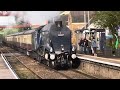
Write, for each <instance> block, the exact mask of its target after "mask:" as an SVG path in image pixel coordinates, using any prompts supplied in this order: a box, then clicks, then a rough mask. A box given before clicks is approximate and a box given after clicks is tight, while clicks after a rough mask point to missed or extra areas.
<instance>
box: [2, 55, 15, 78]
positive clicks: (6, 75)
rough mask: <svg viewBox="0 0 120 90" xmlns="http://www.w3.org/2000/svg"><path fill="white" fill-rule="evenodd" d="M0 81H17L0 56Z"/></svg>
mask: <svg viewBox="0 0 120 90" xmlns="http://www.w3.org/2000/svg"><path fill="white" fill-rule="evenodd" d="M0 79H17V77H16V75H15V74H14V73H13V72H12V70H11V69H10V67H9V66H8V65H7V63H6V62H5V60H4V59H3V58H2V56H1V55H0Z"/></svg>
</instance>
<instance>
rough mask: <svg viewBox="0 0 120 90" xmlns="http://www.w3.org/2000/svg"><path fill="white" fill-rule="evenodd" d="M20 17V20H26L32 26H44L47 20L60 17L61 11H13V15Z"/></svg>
mask: <svg viewBox="0 0 120 90" xmlns="http://www.w3.org/2000/svg"><path fill="white" fill-rule="evenodd" d="M15 14H18V15H19V19H21V18H22V16H24V19H25V20H27V21H29V22H30V23H31V24H44V23H46V21H47V20H49V19H51V18H53V17H55V16H57V15H59V11H12V13H11V15H15Z"/></svg>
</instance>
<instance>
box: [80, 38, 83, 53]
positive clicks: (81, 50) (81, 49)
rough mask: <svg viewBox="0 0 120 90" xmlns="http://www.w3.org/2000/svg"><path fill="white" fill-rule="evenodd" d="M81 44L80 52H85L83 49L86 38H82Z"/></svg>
mask: <svg viewBox="0 0 120 90" xmlns="http://www.w3.org/2000/svg"><path fill="white" fill-rule="evenodd" d="M79 46H80V53H83V51H84V40H83V38H81V40H80V42H79Z"/></svg>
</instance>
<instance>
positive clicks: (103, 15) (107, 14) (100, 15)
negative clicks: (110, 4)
mask: <svg viewBox="0 0 120 90" xmlns="http://www.w3.org/2000/svg"><path fill="white" fill-rule="evenodd" d="M93 22H94V23H95V25H97V26H98V27H99V28H108V29H109V30H110V33H111V34H112V36H113V39H112V43H111V45H110V46H112V47H113V48H115V41H116V36H117V37H118V33H117V30H118V28H119V27H120V11H96V12H95V15H94V17H93Z"/></svg>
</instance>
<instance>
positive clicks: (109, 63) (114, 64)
mask: <svg viewBox="0 0 120 90" xmlns="http://www.w3.org/2000/svg"><path fill="white" fill-rule="evenodd" d="M78 58H80V59H86V60H89V61H93V62H98V63H103V64H108V65H112V66H117V67H120V64H117V63H111V62H105V61H100V60H97V61H96V60H95V59H91V58H85V57H80V56H78Z"/></svg>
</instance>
